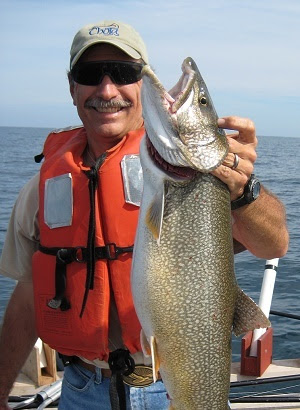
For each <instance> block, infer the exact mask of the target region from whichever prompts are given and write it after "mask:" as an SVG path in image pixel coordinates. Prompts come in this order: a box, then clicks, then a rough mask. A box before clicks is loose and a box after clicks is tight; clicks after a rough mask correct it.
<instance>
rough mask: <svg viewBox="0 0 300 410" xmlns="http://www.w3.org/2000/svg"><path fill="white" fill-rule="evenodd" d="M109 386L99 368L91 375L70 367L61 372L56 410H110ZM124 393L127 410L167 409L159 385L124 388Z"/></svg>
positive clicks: (163, 390)
mask: <svg viewBox="0 0 300 410" xmlns="http://www.w3.org/2000/svg"><path fill="white" fill-rule="evenodd" d="M109 383H110V379H108V378H106V377H103V378H102V375H101V370H100V369H99V368H96V372H95V373H94V372H91V371H90V370H87V369H85V368H84V367H82V366H80V365H79V364H76V363H73V364H70V365H69V366H67V367H66V368H65V371H64V379H63V383H62V392H61V397H60V400H59V406H58V408H59V410H84V409H88V410H94V409H95V410H96V409H97V410H99V409H102V410H111V406H110V399H109ZM125 392H126V405H127V409H128V410H130V409H131V410H143V409H145V410H167V409H168V408H169V405H170V401H169V400H168V398H167V392H166V390H165V387H164V385H163V382H162V381H158V382H156V383H153V384H151V385H150V386H148V387H142V388H137V387H129V386H127V385H125Z"/></svg>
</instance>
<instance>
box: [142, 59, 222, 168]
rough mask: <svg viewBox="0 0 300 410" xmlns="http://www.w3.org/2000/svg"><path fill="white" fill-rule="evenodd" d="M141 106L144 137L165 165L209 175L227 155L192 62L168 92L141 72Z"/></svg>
mask: <svg viewBox="0 0 300 410" xmlns="http://www.w3.org/2000/svg"><path fill="white" fill-rule="evenodd" d="M142 76H143V86H142V105H143V117H144V120H145V128H146V131H147V135H148V137H149V139H150V141H151V143H152V145H153V146H154V148H155V149H156V151H157V152H158V154H159V155H160V157H162V158H163V159H164V160H165V161H166V162H167V163H168V164H170V165H173V166H179V167H188V168H193V169H195V170H196V171H200V172H210V171H212V170H213V169H215V168H217V167H218V166H219V165H220V164H221V163H222V161H223V159H224V158H225V156H226V155H227V151H228V143H227V140H226V136H225V132H224V130H222V129H220V128H219V127H218V125H217V120H218V116H217V114H216V111H215V109H214V106H213V103H212V100H211V98H210V95H209V93H208V90H207V87H206V84H205V82H204V80H203V78H202V76H201V74H200V72H199V70H198V68H197V66H196V64H195V62H194V61H193V60H192V59H191V58H189V57H188V58H186V59H185V60H184V62H183V64H182V75H181V77H180V79H179V81H178V82H177V84H176V85H175V86H174V87H173V88H172V89H171V90H170V91H169V92H167V91H166V90H165V88H164V87H163V85H162V84H161V83H160V81H159V79H158V78H157V76H156V74H155V73H154V72H153V71H152V69H151V67H150V66H148V65H147V66H145V67H144V68H143V71H142Z"/></svg>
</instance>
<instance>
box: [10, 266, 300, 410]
mask: <svg viewBox="0 0 300 410" xmlns="http://www.w3.org/2000/svg"><path fill="white" fill-rule="evenodd" d="M277 266H278V259H272V260H268V261H266V264H265V272H264V277H263V282H262V289H261V294H260V300H259V303H258V304H259V306H260V307H261V309H262V310H263V312H264V313H265V314H266V315H267V316H269V315H270V314H271V315H277V316H282V317H286V318H289V319H291V320H300V316H299V315H295V314H291V313H286V312H278V311H275V310H272V309H271V308H270V307H271V301H272V295H273V289H274V283H275V277H276V270H277ZM255 332H256V331H254V332H251V333H252V334H251V335H250V332H249V333H248V334H247V335H245V336H244V337H243V339H242V347H241V361H239V362H233V363H232V365H231V377H230V395H229V402H230V407H231V409H249V410H250V409H251V410H252V409H262V408H264V409H270V410H271V409H276V408H278V409H300V358H295V359H285V360H272V333H273V332H272V331H271V328H270V329H264V330H260V329H259V330H258V331H257V332H256V335H255V334H254V333H255ZM250 336H251V339H250V340H251V343H250V344H249V346H248V345H246V343H247V340H248V339H249V337H250ZM247 338H248V339H247ZM268 339H269V341H268ZM262 346H263V348H262ZM270 346H271V347H270ZM42 347H43V349H41V342H40V343H39V344H36V346H35V349H34V350H33V352H32V354H31V357H29V359H28V360H27V362H26V363H27V366H26V365H25V366H24V368H23V372H21V373H20V374H19V377H18V378H17V380H16V382H15V384H14V387H13V389H12V391H11V395H10V401H9V405H10V407H11V408H15V409H22V408H27V409H28V408H38V409H39V410H41V409H44V408H46V407H51V408H54V409H57V405H58V401H59V397H60V391H61V383H62V379H63V370H62V367H61V366H57V361H58V360H57V357H58V356H57V354H56V352H55V351H53V350H52V349H50V348H49V346H47V345H45V344H43V346H42ZM243 349H244V351H243ZM246 349H247V351H246ZM43 350H44V353H45V358H42V351H43ZM247 355H248V356H247ZM263 356H264V357H263ZM247 360H248V362H247ZM245 361H246V363H248V364H247V365H245ZM43 362H44V363H43ZM45 362H46V364H45ZM253 363H254V364H255V363H256V364H257V363H259V365H260V366H257V367H255V366H254V367H253ZM42 365H43V366H44V369H46V371H44V374H42V370H41V366H42ZM28 367H29V369H30V370H28ZM32 367H33V368H34V371H32ZM24 373H27V376H26V374H24ZM28 374H30V375H32V374H33V375H34V376H33V377H32V378H33V379H34V380H35V381H33V380H32V378H31V379H30V378H29V377H28ZM37 385H39V387H37ZM45 385H46V386H45ZM31 405H32V407H30V406H31ZM212 410H213V409H212Z"/></svg>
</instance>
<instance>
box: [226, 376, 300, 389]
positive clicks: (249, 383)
mask: <svg viewBox="0 0 300 410" xmlns="http://www.w3.org/2000/svg"><path fill="white" fill-rule="evenodd" d="M294 380H300V374H295V375H291V376H277V377H265V378H262V379H253V380H240V381H236V382H231V383H230V388H235V387H244V386H257V385H258V384H267V383H281V382H288V381H294Z"/></svg>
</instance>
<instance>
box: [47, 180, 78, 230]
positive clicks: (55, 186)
mask: <svg viewBox="0 0 300 410" xmlns="http://www.w3.org/2000/svg"><path fill="white" fill-rule="evenodd" d="M72 216H73V187H72V175H71V174H70V173H67V174H63V175H59V176H57V177H54V178H49V179H47V180H46V183H45V196H44V220H45V224H46V225H47V226H48V227H49V228H50V229H53V228H60V227H62V226H70V225H71V224H72Z"/></svg>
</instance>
